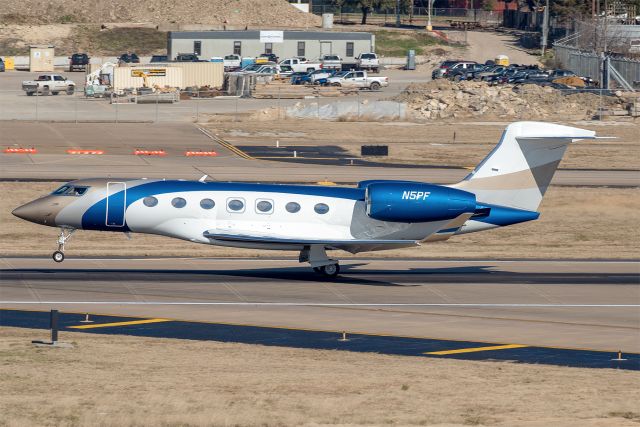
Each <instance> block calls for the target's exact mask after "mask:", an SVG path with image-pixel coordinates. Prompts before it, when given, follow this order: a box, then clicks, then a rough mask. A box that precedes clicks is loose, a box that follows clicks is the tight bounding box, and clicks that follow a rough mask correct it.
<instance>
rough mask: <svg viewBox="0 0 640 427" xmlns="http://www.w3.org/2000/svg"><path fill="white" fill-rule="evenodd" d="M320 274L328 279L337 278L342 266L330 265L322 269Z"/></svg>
mask: <svg viewBox="0 0 640 427" xmlns="http://www.w3.org/2000/svg"><path fill="white" fill-rule="evenodd" d="M320 273H321V274H322V275H323V276H326V277H336V276H337V275H338V273H340V265H338V264H329V265H323V266H322V267H320Z"/></svg>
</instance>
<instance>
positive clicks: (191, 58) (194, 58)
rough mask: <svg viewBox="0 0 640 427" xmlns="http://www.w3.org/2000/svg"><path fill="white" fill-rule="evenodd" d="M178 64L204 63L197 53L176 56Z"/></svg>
mask: <svg viewBox="0 0 640 427" xmlns="http://www.w3.org/2000/svg"><path fill="white" fill-rule="evenodd" d="M175 61H176V62H202V61H201V60H200V58H198V55H196V54H195V53H179V54H178V55H176V59H175Z"/></svg>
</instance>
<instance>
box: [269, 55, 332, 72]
mask: <svg viewBox="0 0 640 427" xmlns="http://www.w3.org/2000/svg"><path fill="white" fill-rule="evenodd" d="M279 65H280V66H283V65H287V66H289V67H291V71H293V72H294V73H298V72H307V73H308V72H310V71H314V70H319V69H321V68H322V64H321V63H320V62H311V61H307V60H306V59H305V58H287V59H283V60H282V61H280V63H279Z"/></svg>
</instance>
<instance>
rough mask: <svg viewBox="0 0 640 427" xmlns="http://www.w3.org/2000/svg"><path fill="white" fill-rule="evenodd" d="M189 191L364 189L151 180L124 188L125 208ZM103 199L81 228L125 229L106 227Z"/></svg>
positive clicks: (360, 195) (355, 194)
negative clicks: (143, 201)
mask: <svg viewBox="0 0 640 427" xmlns="http://www.w3.org/2000/svg"><path fill="white" fill-rule="evenodd" d="M191 191H242V192H256V193H287V194H300V195H306V196H320V197H334V198H339V199H349V200H364V194H365V191H364V190H363V189H358V188H346V187H322V186H317V185H291V184H254V183H243V182H199V181H153V182H149V183H146V184H140V185H137V186H135V187H131V188H127V208H128V207H129V206H130V205H131V204H132V203H134V202H136V201H138V200H140V199H143V198H145V197H147V196H153V195H158V194H166V193H180V192H191ZM106 205H107V202H106V198H105V199H102V200H100V201H99V202H97V203H95V204H94V205H93V206H91V207H90V208H89V209H87V211H86V212H85V213H84V215H82V228H84V229H87V230H88V229H91V230H114V231H128V230H129V227H128V226H127V225H126V222H125V225H124V227H107V226H106V225H105V218H106Z"/></svg>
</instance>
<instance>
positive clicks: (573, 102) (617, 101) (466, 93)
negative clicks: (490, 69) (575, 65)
mask: <svg viewBox="0 0 640 427" xmlns="http://www.w3.org/2000/svg"><path fill="white" fill-rule="evenodd" d="M394 100H396V101H400V102H406V103H407V106H408V110H409V115H410V116H411V117H413V118H415V119H418V120H420V119H447V118H473V117H482V118H508V119H512V118H517V119H525V120H529V119H549V118H558V117H559V114H561V118H562V119H576V120H580V119H591V118H593V117H594V116H595V115H597V114H598V112H599V111H600V110H601V109H623V108H626V107H625V101H624V100H623V99H622V98H620V97H616V96H600V95H599V94H597V93H587V92H576V91H575V90H574V91H563V90H559V89H555V88H552V87H548V86H547V87H543V86H539V85H533V84H528V85H519V86H512V85H503V86H489V85H487V84H486V83H484V82H472V81H469V82H468V81H462V82H452V81H449V80H444V79H440V80H435V81H431V82H428V83H414V84H411V85H410V86H409V87H408V88H407V90H406V91H405V92H403V93H401V94H400V95H398V96H396V97H395V98H394Z"/></svg>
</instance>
